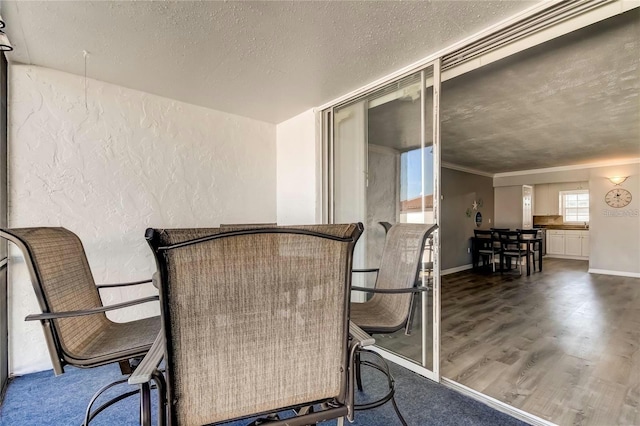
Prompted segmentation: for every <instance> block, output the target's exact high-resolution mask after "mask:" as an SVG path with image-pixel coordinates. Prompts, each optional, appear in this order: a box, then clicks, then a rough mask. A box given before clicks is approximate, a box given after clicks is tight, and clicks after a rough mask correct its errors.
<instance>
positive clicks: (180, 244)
mask: <svg viewBox="0 0 640 426" xmlns="http://www.w3.org/2000/svg"><path fill="white" fill-rule="evenodd" d="M212 231H213V233H212V234H211V235H209V236H203V235H202V234H203V233H202V232H200V231H198V230H193V231H192V233H193V235H194V236H195V239H194V240H191V241H186V242H185V240H184V236H185V233H186V231H185V230H180V235H178V236H176V235H175V234H174V231H173V230H170V229H165V230H148V231H147V238H148V240H149V244H150V245H151V247H152V249H153V251H154V253H155V257H156V261H157V263H158V270H159V272H160V280H161V283H162V285H161V307H162V320H163V324H164V327H163V329H164V332H165V336H166V341H167V346H166V353H165V363H166V372H167V387H168V390H169V395H168V400H169V401H170V415H171V418H172V421H173V422H174V424H183V425H184V424H188V425H191V424H198V425H200V424H209V423H214V422H221V421H225V420H230V419H238V418H243V417H247V416H251V415H253V414H259V413H265V412H270V411H273V410H279V409H282V408H288V407H293V406H297V405H299V404H303V403H308V402H315V401H326V400H328V399H331V400H335V401H336V402H338V403H345V398H346V394H347V386H346V384H347V370H348V368H347V361H348V354H347V352H348V319H349V311H348V308H349V300H348V299H349V288H350V283H351V266H352V257H353V247H354V246H355V242H356V240H357V238H358V237H359V236H360V233H361V232H362V226H361V225H357V224H348V225H315V226H301V227H273V228H258V229H240V230H237V231H228V232H227V231H226V230H225V232H218V231H217V230H212ZM176 242H177V243H176Z"/></svg>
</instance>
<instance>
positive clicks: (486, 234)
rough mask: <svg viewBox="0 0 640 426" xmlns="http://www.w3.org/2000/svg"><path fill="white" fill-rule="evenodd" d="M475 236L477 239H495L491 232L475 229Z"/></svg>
mask: <svg viewBox="0 0 640 426" xmlns="http://www.w3.org/2000/svg"><path fill="white" fill-rule="evenodd" d="M473 236H474V237H476V238H487V239H491V238H492V237H493V232H492V231H489V230H482V229H474V230H473Z"/></svg>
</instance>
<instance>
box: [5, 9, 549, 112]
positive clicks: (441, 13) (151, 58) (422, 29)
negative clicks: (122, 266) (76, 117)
mask: <svg viewBox="0 0 640 426" xmlns="http://www.w3.org/2000/svg"><path fill="white" fill-rule="evenodd" d="M535 3H537V1H409V2H396V1H388V2H373V1H312V2H308V1H287V2H279V1H264V2H253V1H241V2H240V1H239V2H232V1H229V2H220V1H203V2H190V1H189V2H187V1H175V2H173V1H172V2H168V1H153V2H147V1H124V2H116V1H70V2H65V1H3V2H2V4H1V7H2V15H3V18H4V20H5V21H6V23H7V27H6V32H7V34H8V36H9V39H10V40H11V43H12V44H13V46H14V48H15V50H14V52H12V53H9V54H8V55H7V56H8V58H9V60H10V61H15V62H21V63H26V64H34V65H39V66H44V67H48V68H53V69H57V70H62V71H66V72H70V73H74V74H78V75H83V74H84V72H85V61H84V57H83V51H88V52H89V56H88V57H87V63H86V73H87V75H88V76H89V77H90V78H95V79H98V80H102V81H106V82H110V83H115V84H118V85H120V86H124V87H129V88H133V89H138V90H142V91H145V92H148V93H153V94H157V95H161V96H165V97H168V98H172V99H177V100H181V101H185V102H189V103H192V104H196V105H202V106H205V107H208V108H213V109H217V110H221V111H226V112H230V113H234V114H239V115H243V116H247V117H251V118H255V119H259V120H263V121H267V122H271V123H279V122H282V121H284V120H286V119H288V118H290V117H292V116H295V115H297V114H299V113H301V112H303V111H306V110H308V109H310V108H312V107H315V106H318V105H322V104H324V103H326V102H329V101H331V100H332V99H335V98H337V97H339V96H342V95H344V94H346V93H348V92H350V91H352V90H354V89H357V88H359V87H361V86H363V85H364V84H366V83H369V82H371V81H373V80H376V79H378V78H381V77H383V76H385V75H387V74H389V73H391V72H394V71H396V70H398V69H400V68H402V67H404V66H406V65H409V64H411V63H413V62H415V61H418V60H420V59H422V58H424V57H426V56H428V55H430V54H432V53H434V52H436V51H438V50H440V49H442V48H444V47H446V46H449V45H451V44H453V43H455V42H457V41H459V40H462V39H464V38H465V37H467V36H469V35H472V34H474V33H476V32H478V31H480V30H482V29H485V28H486V27H488V26H490V25H493V24H495V23H498V22H500V21H501V20H503V19H506V18H508V17H510V16H512V15H514V14H516V13H518V12H520V11H522V10H524V9H526V8H528V7H530V6H532V5H533V4H535Z"/></svg>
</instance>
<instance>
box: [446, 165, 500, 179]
mask: <svg viewBox="0 0 640 426" xmlns="http://www.w3.org/2000/svg"><path fill="white" fill-rule="evenodd" d="M440 165H441V166H442V167H443V168H445V169H450V170H457V171H459V172H464V173H470V174H472V175H479V176H486V177H490V178H493V177H495V175H494V174H493V173H489V172H485V171H482V170H478V169H472V168H471V167H465V166H460V165H458V164H453V163H447V162H445V161H442V162H440Z"/></svg>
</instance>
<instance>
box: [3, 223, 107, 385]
mask: <svg viewBox="0 0 640 426" xmlns="http://www.w3.org/2000/svg"><path fill="white" fill-rule="evenodd" d="M0 236H1V237H3V238H6V239H7V240H9V241H11V242H13V243H14V244H16V245H17V246H18V248H20V250H21V251H22V254H23V255H24V259H25V262H26V265H27V268H28V270H29V274H30V277H31V283H32V285H33V289H34V290H35V293H36V296H37V299H38V303H39V305H40V309H41V310H42V312H43V313H45V312H62V311H76V310H84V309H89V308H95V307H100V306H102V301H101V299H100V294H99V293H98V289H97V287H96V285H95V282H94V280H93V275H92V274H91V270H90V269H89V263H88V262H87V257H86V255H85V252H84V248H83V246H82V242H81V241H80V239H79V238H78V237H77V236H76V235H75V234H74V233H73V232H71V231H69V230H68V229H65V228H49V227H41V228H16V229H2V230H0ZM108 324H109V320H108V319H107V317H106V315H105V314H104V313H99V314H94V315H87V316H82V317H75V318H63V319H55V320H51V321H43V322H42V325H43V328H44V332H45V338H46V340H47V346H48V348H49V354H50V356H51V361H52V363H53V367H54V371H55V372H56V374H60V373H62V372H63V365H64V364H65V363H70V364H73V363H74V362H73V361H74V359H81V358H83V357H84V355H83V352H84V349H85V348H86V347H87V345H89V344H90V343H91V341H92V340H93V339H94V338H95V336H96V334H99V333H100V331H101V330H102V329H103V328H104V327H106V326H107V325H108Z"/></svg>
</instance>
